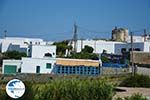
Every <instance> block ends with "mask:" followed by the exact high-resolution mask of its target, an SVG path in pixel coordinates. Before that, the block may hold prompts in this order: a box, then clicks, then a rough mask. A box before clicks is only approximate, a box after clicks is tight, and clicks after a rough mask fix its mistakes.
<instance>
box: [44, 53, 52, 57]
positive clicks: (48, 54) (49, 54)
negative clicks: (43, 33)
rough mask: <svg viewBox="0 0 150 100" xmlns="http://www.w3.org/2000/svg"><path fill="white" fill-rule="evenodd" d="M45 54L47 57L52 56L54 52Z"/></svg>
mask: <svg viewBox="0 0 150 100" xmlns="http://www.w3.org/2000/svg"><path fill="white" fill-rule="evenodd" d="M44 56H45V57H52V54H51V53H45V55H44Z"/></svg>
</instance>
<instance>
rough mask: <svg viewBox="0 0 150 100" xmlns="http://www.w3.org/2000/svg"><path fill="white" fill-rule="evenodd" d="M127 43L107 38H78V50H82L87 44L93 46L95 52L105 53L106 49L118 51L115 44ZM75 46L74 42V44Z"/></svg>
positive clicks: (111, 51) (108, 51)
mask: <svg viewBox="0 0 150 100" xmlns="http://www.w3.org/2000/svg"><path fill="white" fill-rule="evenodd" d="M116 44H125V43H124V42H115V41H106V40H78V41H77V52H81V50H82V49H83V48H84V46H85V45H88V46H91V47H92V48H93V49H94V51H93V52H94V53H103V50H106V51H107V53H116V50H115V45H116ZM72 46H74V43H73V44H72Z"/></svg>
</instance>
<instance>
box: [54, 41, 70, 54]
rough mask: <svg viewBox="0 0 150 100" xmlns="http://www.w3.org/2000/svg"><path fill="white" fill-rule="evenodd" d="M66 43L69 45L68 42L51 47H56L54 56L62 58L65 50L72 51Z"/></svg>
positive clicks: (55, 43)
mask: <svg viewBox="0 0 150 100" xmlns="http://www.w3.org/2000/svg"><path fill="white" fill-rule="evenodd" d="M68 43H69V41H68V40H65V41H61V42H54V43H53V45H56V47H57V49H56V54H57V55H58V56H59V57H63V56H64V55H65V53H66V50H67V49H68V50H71V49H72V46H69V45H68Z"/></svg>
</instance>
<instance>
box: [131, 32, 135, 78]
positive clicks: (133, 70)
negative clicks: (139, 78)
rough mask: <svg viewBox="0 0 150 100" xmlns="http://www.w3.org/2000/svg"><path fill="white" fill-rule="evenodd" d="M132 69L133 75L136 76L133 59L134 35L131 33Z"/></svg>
mask: <svg viewBox="0 0 150 100" xmlns="http://www.w3.org/2000/svg"><path fill="white" fill-rule="evenodd" d="M131 67H132V75H133V76H134V75H135V66H134V59H133V33H132V32H131Z"/></svg>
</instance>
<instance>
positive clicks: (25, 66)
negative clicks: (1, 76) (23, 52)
mask: <svg viewBox="0 0 150 100" xmlns="http://www.w3.org/2000/svg"><path fill="white" fill-rule="evenodd" d="M55 63H56V58H22V65H21V73H51V72H52V70H53V69H54V68H53V67H54V65H55Z"/></svg>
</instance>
